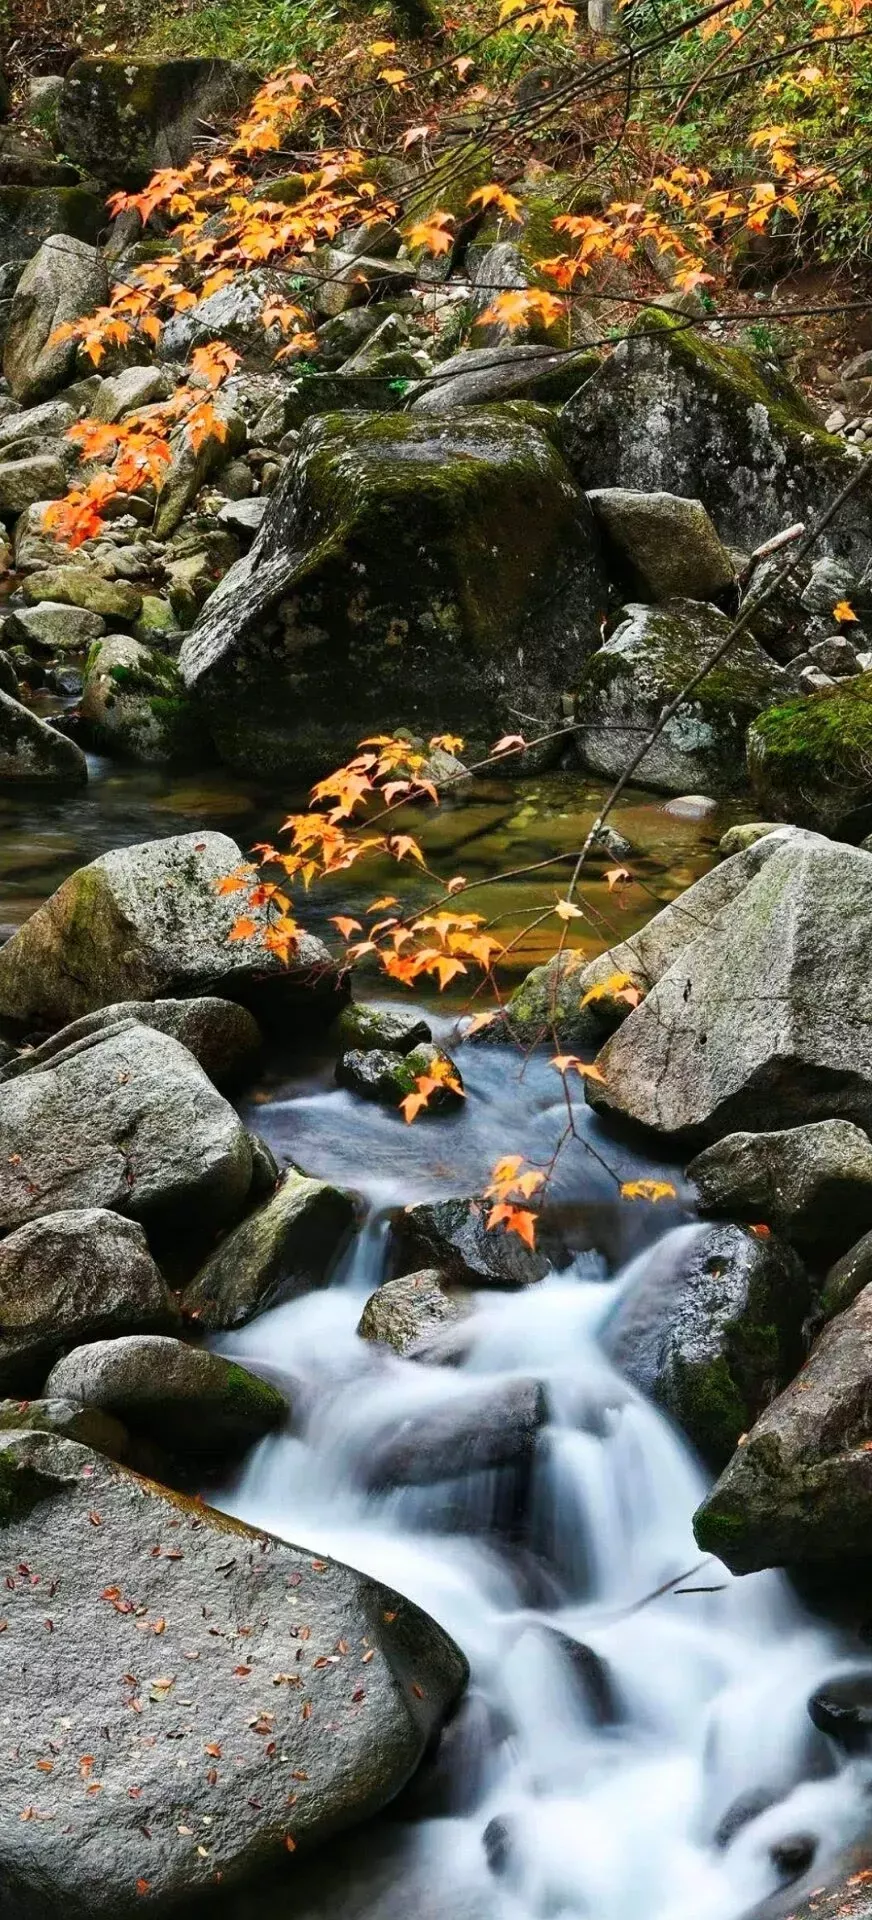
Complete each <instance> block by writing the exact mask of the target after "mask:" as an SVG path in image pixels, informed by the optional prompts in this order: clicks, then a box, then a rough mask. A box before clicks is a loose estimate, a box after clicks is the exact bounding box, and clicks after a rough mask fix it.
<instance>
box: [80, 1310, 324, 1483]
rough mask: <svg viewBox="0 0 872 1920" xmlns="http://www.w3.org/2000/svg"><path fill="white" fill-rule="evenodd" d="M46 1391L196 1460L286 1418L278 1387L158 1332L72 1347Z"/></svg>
mask: <svg viewBox="0 0 872 1920" xmlns="http://www.w3.org/2000/svg"><path fill="white" fill-rule="evenodd" d="M45 1391H46V1396H47V1398H48V1399H58V1400H72V1401H74V1402H75V1401H78V1402H79V1403H80V1404H81V1405H82V1406H85V1407H98V1408H99V1409H100V1410H101V1412H103V1413H111V1414H113V1415H114V1417H115V1419H116V1420H121V1421H122V1423H123V1424H124V1426H126V1427H128V1428H129V1429H130V1431H131V1432H132V1433H135V1434H138V1435H141V1436H142V1438H143V1439H146V1440H152V1441H154V1442H155V1443H156V1444H157V1445H158V1446H160V1447H162V1448H164V1449H166V1451H167V1452H168V1453H173V1454H179V1455H181V1456H182V1458H185V1457H190V1456H194V1457H196V1458H197V1459H198V1460H202V1459H204V1458H205V1459H215V1458H220V1457H222V1456H223V1455H226V1454H228V1453H233V1452H236V1451H241V1450H242V1449H243V1448H244V1447H246V1446H250V1445H251V1443H252V1441H254V1440H259V1439H261V1437H262V1435H263V1434H264V1433H267V1432H269V1429H270V1428H271V1427H276V1426H279V1425H280V1424H281V1422H282V1420H284V1419H285V1417H286V1415H287V1412H288V1406H287V1401H286V1400H285V1399H284V1397H283V1395H282V1394H280V1393H279V1392H278V1390H277V1388H275V1387H273V1386H270V1384H269V1382H268V1381H266V1380H261V1379H260V1378H259V1376H258V1375H257V1374H255V1373H249V1372H248V1370H247V1368H245V1367H240V1366H238V1365H237V1364H236V1362H235V1361H232V1360H225V1359H224V1357H223V1355H221V1354H217V1353H208V1352H207V1351H206V1350H205V1348H201V1347H189V1346H187V1345H186V1344H185V1343H184V1341H182V1340H175V1339H173V1338H171V1337H170V1336H169V1335H166V1334H156V1333H151V1334H149V1333H141V1334H122V1335H121V1336H120V1337H119V1338H118V1339H117V1340H95V1341H92V1342H91V1343H90V1344H89V1345H88V1346H80V1347H77V1348H76V1349H75V1352H73V1353H70V1354H67V1355H66V1356H65V1358H64V1359H63V1360H59V1361H58V1363H57V1365H56V1366H55V1367H53V1368H52V1371H51V1373H50V1374H49V1376H48V1379H47V1381H46V1383H45Z"/></svg>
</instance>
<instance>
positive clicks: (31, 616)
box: [15, 600, 106, 653]
mask: <svg viewBox="0 0 872 1920" xmlns="http://www.w3.org/2000/svg"><path fill="white" fill-rule="evenodd" d="M15 617H16V620H19V621H20V622H21V625H22V626H23V627H24V628H25V629H26V632H27V635H28V638H29V640H30V641H31V642H33V643H35V644H36V645H37V646H38V647H48V648H50V650H51V652H52V653H85V652H86V651H87V649H88V647H90V646H91V645H92V644H93V642H94V641H95V640H101V639H102V637H103V635H104V633H105V631H106V622H105V620H104V619H103V618H102V616H101V615H100V614H99V613H89V612H88V610H87V608H85V607H65V606H62V605H61V604H60V603H59V602H57V601H53V600H38V601H37V603H36V606H35V607H19V608H18V609H17V611H16V616H15Z"/></svg>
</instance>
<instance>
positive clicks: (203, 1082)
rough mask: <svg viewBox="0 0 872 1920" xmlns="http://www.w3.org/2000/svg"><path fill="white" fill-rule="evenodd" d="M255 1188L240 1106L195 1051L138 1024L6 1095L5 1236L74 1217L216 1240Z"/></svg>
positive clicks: (12, 1086) (31, 1076) (10, 1087)
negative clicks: (102, 1214) (102, 1215)
mask: <svg viewBox="0 0 872 1920" xmlns="http://www.w3.org/2000/svg"><path fill="white" fill-rule="evenodd" d="M250 1185H251V1148H250V1147H249V1144H248V1139H247V1136H246V1133H245V1130H244V1128H243V1127H242V1125H241V1123H240V1121H239V1120H238V1119H237V1117H236V1114H235V1113H234V1112H233V1109H232V1107H230V1106H228V1104H227V1102H226V1100H224V1099H223V1098H222V1096H221V1094H220V1093H217V1092H216V1090H215V1088H214V1087H213V1086H212V1084H211V1082H210V1081H209V1080H207V1078H206V1075H205V1074H204V1072H203V1070H202V1068H201V1067H199V1066H198V1065H197V1062H196V1060H195V1059H194V1058H193V1055H192V1054H190V1053H188V1051H187V1049H186V1048H185V1047H182V1046H180V1045H179V1042H178V1041H177V1040H171V1039H170V1038H169V1036H168V1035H167V1034H163V1033H156V1032H154V1031H152V1030H151V1029H149V1028H148V1027H141V1026H138V1025H137V1023H136V1022H135V1021H130V1023H129V1024H128V1025H126V1026H124V1027H115V1028H113V1029H112V1030H111V1032H109V1033H108V1034H104V1035H101V1034H94V1035H92V1036H91V1037H90V1038H88V1039H85V1040H81V1041H77V1042H76V1043H75V1044H74V1045H73V1046H72V1047H69V1048H67V1049H66V1050H65V1052H64V1053H61V1054H58V1055H57V1056H56V1057H55V1058H54V1059H53V1060H51V1061H49V1062H47V1064H46V1065H45V1066H43V1067H38V1068H35V1069H34V1070H33V1071H32V1072H30V1073H25V1074H22V1075H21V1076H20V1078H19V1079H17V1080H12V1081H9V1082H8V1083H6V1084H5V1085H3V1086H0V1232H9V1231H10V1230H11V1229H12V1228H14V1227H18V1226H23V1225H24V1224H25V1222H26V1221H28V1220H35V1219H38V1218H39V1217H40V1216H41V1215H43V1214H49V1213H57V1212H60V1211H61V1210H62V1209H66V1208H69V1207H108V1208H110V1209H111V1211H112V1212H114V1213H122V1214H126V1215H128V1216H129V1217H130V1218H132V1219H134V1220H142V1221H143V1222H144V1223H145V1224H146V1225H149V1226H153V1227H154V1228H156V1229H162V1230H171V1229H172V1228H174V1227H175V1228H184V1230H185V1231H186V1232H188V1231H190V1232H192V1233H193V1232H195V1231H200V1232H202V1231H203V1230H204V1229H205V1228H206V1227H209V1228H210V1229H211V1230H213V1231H217V1229H218V1228H219V1227H221V1226H224V1225H227V1224H229V1223H231V1222H233V1221H234V1220H237V1219H238V1218H239V1215H240V1213H241V1212H242V1209H243V1207H244V1205H245V1201H246V1198H247V1195H248V1191H249V1187H250Z"/></svg>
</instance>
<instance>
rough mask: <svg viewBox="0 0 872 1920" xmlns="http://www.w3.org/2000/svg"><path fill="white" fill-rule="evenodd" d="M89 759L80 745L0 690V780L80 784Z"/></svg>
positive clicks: (56, 785) (1, 781) (52, 784)
mask: <svg viewBox="0 0 872 1920" xmlns="http://www.w3.org/2000/svg"><path fill="white" fill-rule="evenodd" d="M87 778H88V763H87V761H86V759H85V756H84V754H83V753H82V750H81V748H80V747H77V746H76V745H75V743H74V742H73V741H72V740H67V739H66V738H65V736H64V734H62V733H58V732H57V729H56V728H55V727H50V726H49V724H48V721H47V720H40V719H39V717H38V715H37V714H35V713H31V712H30V709H29V707H23V706H22V705H21V703H20V701H18V700H14V699H13V698H12V696H11V695H10V694H8V693H3V692H0V784H2V783H4V782H6V781H15V782H18V781H21V782H22V783H24V784H27V783H28V782H34V783H37V784H39V785H40V786H55V787H69V786H73V787H75V786H81V785H83V783H84V782H85V781H86V780H87Z"/></svg>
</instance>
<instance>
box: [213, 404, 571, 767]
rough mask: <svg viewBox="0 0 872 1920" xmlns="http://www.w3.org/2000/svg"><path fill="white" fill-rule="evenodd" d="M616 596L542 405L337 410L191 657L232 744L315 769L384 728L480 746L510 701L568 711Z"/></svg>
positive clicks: (291, 469) (309, 439)
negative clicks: (519, 411)
mask: <svg viewBox="0 0 872 1920" xmlns="http://www.w3.org/2000/svg"><path fill="white" fill-rule="evenodd" d="M604 604H605V584H604V579H603V575H602V572H601V569H600V563H599V557H598V546H597V537H596V534H595V529H594V525H593V515H592V513H591V509H590V508H589V506H588V505H587V502H586V501H585V500H584V499H583V498H582V496H581V494H580V492H579V491H578V489H577V488H576V487H575V486H574V485H573V482H572V480H571V478H570V476H569V474H568V472H567V469H566V467H565V466H564V464H563V462H562V460H561V458H560V455H559V454H558V453H557V452H556V450H555V448H554V446H553V445H552V444H551V442H550V441H549V440H548V439H547V438H546V437H545V435H544V433H543V432H541V431H540V430H539V428H538V427H534V426H531V424H530V422H529V420H528V419H527V418H526V417H525V418H523V419H522V418H520V417H518V416H516V415H515V414H514V413H513V412H512V410H511V409H507V410H506V411H505V412H504V413H503V414H502V416H497V415H496V414H495V413H488V412H487V411H484V410H483V411H481V412H476V411H474V410H472V409H471V410H469V411H458V413H457V414H452V415H451V416H450V417H447V418H444V419H442V418H440V419H438V420H437V419H434V420H430V419H429V418H425V419H421V418H419V417H418V416H416V415H404V416H401V417H400V416H397V417H394V416H393V415H391V416H388V417H381V416H374V415H367V416H361V415H358V414H331V415H328V416H327V417H325V418H322V419H319V420H315V421H312V422H310V423H309V424H308V425H307V426H306V428H305V429H304V430H303V433H302V435H301V438H300V443H299V447H298V450H297V454H296V457H295V458H294V459H292V460H291V461H290V462H289V465H288V467H287V468H286V470H285V473H284V474H283V476H282V479H281V481H280V483H279V486H278V488H277V490H276V492H275V494H274V495H273V496H272V498H271V500H270V506H269V511H268V513H267V515H266V518H265V520H264V522H263V526H262V528H261V531H260V533H259V535H258V537H257V539H256V541H255V543H254V546H253V548H252V549H251V552H250V554H248V555H247V556H246V558H245V559H244V560H243V561H240V562H239V563H238V566H236V567H234V568H231V571H230V572H229V573H228V574H227V575H225V578H224V580H223V581H222V582H221V585H220V586H219V588H218V589H217V591H216V592H215V593H214V594H213V595H212V597H211V599H210V600H209V602H208V605H207V607H206V608H205V610H204V612H203V614H202V615H201V616H200V619H199V621H198V623H197V625H196V627H195V628H194V630H193V632H192V633H191V634H190V635H189V637H188V638H187V639H186V640H185V642H184V645H183V647H182V651H181V655H180V664H181V668H182V672H183V675H184V678H185V681H186V683H187V685H188V687H189V688H190V690H191V691H192V692H194V693H196V695H197V697H198V699H199V700H200V702H201V704H202V707H203V711H204V713H205V716H206V719H207V722H208V725H209V728H210V731H211V733H212V736H213V738H214V740H215V744H216V746H217V748H218V751H219V753H220V754H221V756H222V758H223V759H225V760H227V761H228V762H229V763H230V764H231V765H232V766H234V767H237V768H239V769H241V770H248V771H252V770H255V769H256V770H257V771H258V773H259V774H261V775H263V774H267V775H270V776H276V777H282V778H289V777H293V779H294V780H295V781H296V782H298V783H299V782H300V781H301V780H303V779H305V778H307V777H309V776H310V775H311V776H312V777H317V776H318V775H319V774H321V773H323V772H325V771H326V770H327V769H328V768H330V767H333V766H335V765H336V763H337V759H342V758H343V757H344V756H345V755H346V754H347V753H348V752H349V751H351V750H353V749H354V747H355V746H356V744H357V742H358V741H359V740H360V738H361V737H362V735H363V734H365V733H367V732H368V731H372V729H373V728H376V729H377V731H378V732H380V733H382V732H385V731H388V730H390V729H391V728H394V727H397V726H408V727H411V728H412V729H413V730H414V731H416V732H419V733H422V734H424V735H428V734H431V733H433V732H434V731H436V730H438V729H439V728H441V727H442V726H443V725H446V724H448V723H449V721H450V724H451V726H452V727H459V728H461V729H462V730H463V733H464V735H465V736H466V737H467V739H468V741H469V742H470V743H471V750H472V751H476V750H477V749H478V748H485V749H486V748H487V747H488V746H490V745H492V744H493V741H494V739H495V738H496V737H497V734H498V733H500V732H504V731H505V730H506V727H507V726H508V725H509V722H510V721H511V726H512V730H513V731H516V730H517V723H516V720H513V719H512V718H511V709H512V708H517V707H519V706H520V707H522V708H523V709H524V711H526V712H530V711H535V712H537V713H541V714H542V716H543V718H547V717H549V716H552V715H553V716H556V715H557V714H558V710H559V707H560V696H561V695H562V694H563V693H565V691H566V690H567V689H568V688H570V687H574V686H575V684H576V681H577V678H578V673H579V670H580V667H581V664H582V662H583V660H584V659H585V657H586V655H587V654H588V653H589V652H591V651H592V650H593V648H594V647H595V646H596V644H597V642H598V640H599V620H600V617H601V609H602V607H603V606H604ZM340 682H341V684H342V689H343V697H342V701H341V703H337V699H336V688H337V684H339V683H340Z"/></svg>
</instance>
